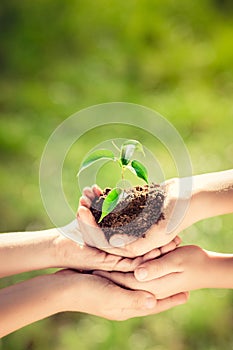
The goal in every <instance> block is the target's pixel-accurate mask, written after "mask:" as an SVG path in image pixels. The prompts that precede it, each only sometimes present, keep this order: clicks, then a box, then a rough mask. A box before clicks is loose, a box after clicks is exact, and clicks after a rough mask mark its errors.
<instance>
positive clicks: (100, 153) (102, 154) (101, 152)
mask: <svg viewBox="0 0 233 350" xmlns="http://www.w3.org/2000/svg"><path fill="white" fill-rule="evenodd" d="M101 159H113V160H114V159H115V156H114V153H113V152H112V151H109V150H107V149H98V150H96V151H94V152H92V153H91V154H89V155H88V156H87V157H86V158H85V159H84V161H83V162H82V164H81V167H80V169H79V172H78V175H79V174H80V173H81V171H82V170H83V169H85V168H87V167H89V166H90V165H91V164H93V163H95V162H96V161H97V160H101Z"/></svg>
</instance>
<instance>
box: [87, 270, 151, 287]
mask: <svg viewBox="0 0 233 350" xmlns="http://www.w3.org/2000/svg"><path fill="white" fill-rule="evenodd" d="M93 275H98V276H101V277H104V278H107V279H108V280H110V281H112V282H114V283H116V284H118V285H120V286H122V287H125V288H129V289H137V290H146V289H143V287H142V283H140V282H138V281H137V280H136V279H135V277H134V275H133V273H132V272H125V273H124V272H109V271H102V270H96V271H94V272H93ZM143 284H144V283H143Z"/></svg>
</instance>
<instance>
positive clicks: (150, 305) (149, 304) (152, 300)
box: [145, 297, 156, 309]
mask: <svg viewBox="0 0 233 350" xmlns="http://www.w3.org/2000/svg"><path fill="white" fill-rule="evenodd" d="M155 305H156V300H155V298H153V297H147V298H146V301H145V307H146V309H153V308H154V307H155Z"/></svg>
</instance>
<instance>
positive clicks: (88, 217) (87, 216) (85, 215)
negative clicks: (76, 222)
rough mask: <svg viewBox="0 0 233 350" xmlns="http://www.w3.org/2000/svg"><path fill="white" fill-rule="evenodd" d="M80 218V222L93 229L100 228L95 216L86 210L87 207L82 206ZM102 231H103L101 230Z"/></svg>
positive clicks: (79, 211) (79, 213)
mask: <svg viewBox="0 0 233 350" xmlns="http://www.w3.org/2000/svg"><path fill="white" fill-rule="evenodd" d="M78 218H79V219H80V221H81V222H82V223H84V224H86V225H88V226H92V227H96V228H97V227H98V225H97V223H96V221H95V218H94V216H93V215H92V213H91V211H90V210H89V209H88V208H86V207H85V206H82V205H81V206H80V207H79V209H78ZM100 231H101V230H100Z"/></svg>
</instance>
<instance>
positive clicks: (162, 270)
mask: <svg viewBox="0 0 233 350" xmlns="http://www.w3.org/2000/svg"><path fill="white" fill-rule="evenodd" d="M208 259H209V258H208V255H207V253H206V251H204V250H203V249H202V248H200V247H198V246H195V245H188V246H183V247H178V248H177V249H175V250H173V251H171V252H169V253H167V254H165V255H163V256H161V257H159V258H157V259H152V260H150V261H147V262H145V263H143V264H141V265H140V266H139V267H138V268H136V270H135V271H134V273H133V272H128V273H121V272H102V271H98V272H95V274H98V275H100V276H103V277H105V278H108V279H110V280H111V281H113V282H114V283H117V284H119V285H121V286H124V287H125V288H130V289H136V290H145V291H148V292H150V293H152V294H154V295H155V296H156V298H158V299H161V298H167V297H169V296H171V295H174V294H177V293H181V292H183V291H187V290H188V291H191V290H195V289H200V288H205V287H206V288H207V287H208V278H209V277H208V276H207V274H206V271H207V270H208Z"/></svg>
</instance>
